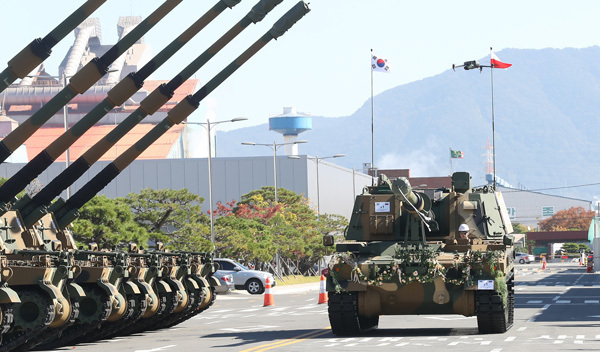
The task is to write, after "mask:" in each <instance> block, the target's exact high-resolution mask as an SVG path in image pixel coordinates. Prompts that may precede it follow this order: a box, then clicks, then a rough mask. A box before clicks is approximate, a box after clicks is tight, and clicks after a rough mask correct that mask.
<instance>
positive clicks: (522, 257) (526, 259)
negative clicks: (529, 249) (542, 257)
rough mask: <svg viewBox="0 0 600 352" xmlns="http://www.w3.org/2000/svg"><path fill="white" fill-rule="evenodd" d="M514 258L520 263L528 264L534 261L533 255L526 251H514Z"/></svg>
mask: <svg viewBox="0 0 600 352" xmlns="http://www.w3.org/2000/svg"><path fill="white" fill-rule="evenodd" d="M515 260H516V261H518V262H519V263H520V264H525V263H527V264H529V263H531V262H535V257H534V256H533V255H531V254H527V253H516V254H515Z"/></svg>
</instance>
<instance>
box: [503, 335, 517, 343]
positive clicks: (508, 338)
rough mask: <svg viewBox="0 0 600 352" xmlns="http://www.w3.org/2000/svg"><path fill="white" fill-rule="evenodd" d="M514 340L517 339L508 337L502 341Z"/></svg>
mask: <svg viewBox="0 0 600 352" xmlns="http://www.w3.org/2000/svg"><path fill="white" fill-rule="evenodd" d="M516 338H517V337H516V336H509V337H507V338H506V339H504V341H506V342H510V341H514V340H515V339H516Z"/></svg>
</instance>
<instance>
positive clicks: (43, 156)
mask: <svg viewBox="0 0 600 352" xmlns="http://www.w3.org/2000/svg"><path fill="white" fill-rule="evenodd" d="M240 1H241V0H219V2H217V4H215V5H214V6H213V7H212V8H211V9H210V10H209V11H207V12H206V13H205V14H204V15H203V16H202V17H200V18H199V19H198V20H197V21H196V22H194V23H193V24H192V25H191V26H190V27H189V28H188V29H187V30H185V31H184V32H183V33H182V34H181V35H180V36H179V37H177V38H176V39H175V40H173V41H172V42H171V43H170V44H169V45H168V46H166V47H165V48H164V49H163V50H162V51H161V52H160V53H158V54H157V55H156V56H155V57H154V58H152V59H151V60H150V61H149V62H148V63H146V64H145V65H144V66H143V67H142V68H141V69H140V70H139V71H137V72H134V73H131V74H130V75H128V76H127V77H125V78H124V79H123V80H122V81H121V82H119V83H118V84H117V85H115V86H114V87H113V88H112V89H111V90H110V91H109V92H108V96H107V97H106V98H105V99H104V100H103V101H102V102H101V103H100V104H98V105H96V106H95V107H94V108H93V109H92V110H91V111H90V112H89V113H88V114H86V115H85V116H84V117H83V118H81V119H80V120H79V121H77V122H76V123H75V124H74V125H73V126H72V127H71V128H69V129H68V130H67V131H66V132H65V133H63V134H62V135H61V136H60V137H58V138H57V139H56V140H55V141H53V142H52V143H50V145H49V146H48V147H46V148H45V149H44V150H43V151H42V152H40V153H39V154H38V155H36V156H35V157H34V158H33V159H32V160H31V161H30V162H29V163H27V164H26V165H25V166H24V167H22V168H21V169H20V170H19V171H18V172H17V173H16V174H15V175H13V176H12V177H11V178H10V179H8V180H7V181H6V182H5V183H4V184H3V185H2V186H0V208H5V209H6V208H8V207H7V203H9V202H11V201H12V200H13V199H14V197H15V196H16V195H17V194H18V193H19V192H20V191H21V190H23V189H24V188H25V187H26V186H27V185H28V184H29V183H30V182H31V181H32V180H33V179H35V178H36V177H37V176H39V175H40V174H41V173H42V172H43V171H44V170H45V169H47V168H48V167H49V166H50V165H52V163H53V162H54V161H55V160H56V159H57V158H58V157H59V156H60V155H61V154H62V153H64V152H65V151H66V150H67V148H69V147H70V146H71V145H73V143H75V142H76V141H77V140H78V139H79V138H80V137H81V136H82V135H83V134H84V133H85V132H86V131H88V130H89V129H90V128H91V127H92V126H94V124H96V123H97V122H98V121H100V119H102V118H103V117H104V116H106V114H107V113H108V112H109V111H111V110H112V109H113V108H114V107H116V106H120V105H123V104H124V103H125V101H127V99H129V98H130V97H131V96H133V95H134V94H135V92H136V91H138V90H139V89H140V88H142V86H143V84H144V81H145V80H146V79H147V78H148V77H149V76H150V75H151V74H152V73H154V72H155V71H156V70H157V69H158V68H160V67H161V66H162V65H163V64H164V63H165V62H167V61H168V60H169V59H170V58H171V57H172V56H173V55H174V54H175V53H176V52H177V51H178V50H179V49H181V48H183V46H184V45H185V44H187V43H188V42H189V41H190V40H191V39H192V38H193V37H194V36H195V35H196V34H198V33H199V32H200V31H201V30H202V29H204V28H205V27H206V26H207V25H208V24H209V23H210V22H212V20H214V19H215V18H216V17H217V16H218V15H219V14H221V13H222V12H223V11H224V10H225V9H227V8H232V7H233V6H235V5H237V4H238V3H239V2H240ZM271 1H274V0H271ZM278 1H281V0H278ZM3 203H4V204H5V205H4V206H3V207H2V204H3Z"/></svg>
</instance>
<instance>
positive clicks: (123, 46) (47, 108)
mask: <svg viewBox="0 0 600 352" xmlns="http://www.w3.org/2000/svg"><path fill="white" fill-rule="evenodd" d="M181 1H182V0H166V1H165V2H164V3H163V4H162V5H161V6H160V7H159V8H158V9H156V10H155V11H154V12H153V13H152V14H151V15H150V16H148V17H147V18H146V19H145V20H143V21H142V22H141V23H140V24H138V25H137V26H136V27H135V28H134V29H132V30H131V31H130V32H129V33H128V34H127V35H125V36H124V37H123V39H121V40H120V41H119V42H118V43H117V44H115V45H114V46H113V47H112V48H110V49H109V50H108V51H107V52H106V53H105V54H104V55H102V56H101V57H100V58H94V59H93V60H91V61H90V62H89V63H88V64H87V65H85V66H84V67H83V68H82V69H81V70H80V71H79V72H77V73H76V74H75V75H74V76H73V77H71V80H70V82H69V84H67V86H66V87H65V88H64V89H62V90H61V91H60V92H59V93H58V94H57V95H55V96H54V97H53V98H52V99H50V101H49V102H48V103H47V104H46V105H44V106H43V107H42V108H41V109H40V110H38V111H36V112H35V113H34V114H33V115H32V116H31V117H29V118H28V119H27V120H26V121H25V122H24V123H22V124H21V125H19V126H18V127H17V128H16V129H15V130H13V131H12V132H11V133H9V134H8V135H7V136H6V137H5V138H4V139H3V140H2V141H0V162H4V161H5V160H6V159H7V158H8V157H9V156H10V155H11V154H12V153H13V152H14V151H15V150H16V149H17V148H18V147H19V146H21V144H23V143H24V142H25V141H26V140H27V139H28V138H29V137H31V135H32V134H33V133H34V132H35V131H37V130H38V129H39V128H40V127H41V126H42V125H43V124H44V123H46V121H48V120H49V119H50V118H51V117H52V116H54V114H56V113H57V112H58V111H59V110H60V108H62V107H63V106H65V105H66V104H67V103H68V102H69V101H70V100H71V99H73V97H75V96H76V95H77V94H83V93H85V91H87V90H88V89H89V88H90V87H91V86H92V85H93V84H94V83H95V82H97V81H98V80H100V78H102V76H104V75H105V74H106V73H107V72H108V68H109V66H110V65H111V64H112V63H113V62H114V61H115V60H117V59H118V58H119V57H120V56H121V55H123V53H125V52H126V51H127V49H128V48H130V47H131V46H132V45H133V44H135V42H137V41H138V40H139V39H140V38H141V37H142V36H143V35H144V34H145V33H146V32H148V31H149V30H150V29H151V28H152V27H154V25H156V23H158V21H160V20H161V19H162V18H163V17H164V16H166V15H167V14H168V13H169V12H170V11H171V10H172V9H173V8H175V6H177V5H179V3H181Z"/></svg>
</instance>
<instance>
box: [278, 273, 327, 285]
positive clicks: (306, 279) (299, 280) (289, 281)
mask: <svg viewBox="0 0 600 352" xmlns="http://www.w3.org/2000/svg"><path fill="white" fill-rule="evenodd" d="M283 279H284V280H285V281H281V280H279V279H278V278H276V280H277V286H286V285H296V284H307V283H310V282H319V281H320V280H321V277H320V276H300V275H296V277H293V276H291V275H290V276H284V277H283Z"/></svg>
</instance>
